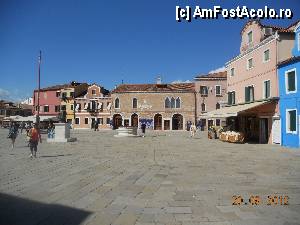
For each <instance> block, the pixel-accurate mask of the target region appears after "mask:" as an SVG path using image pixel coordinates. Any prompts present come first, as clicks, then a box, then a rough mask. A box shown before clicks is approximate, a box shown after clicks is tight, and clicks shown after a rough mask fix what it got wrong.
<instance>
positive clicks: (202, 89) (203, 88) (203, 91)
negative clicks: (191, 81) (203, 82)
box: [200, 86, 208, 96]
mask: <svg viewBox="0 0 300 225" xmlns="http://www.w3.org/2000/svg"><path fill="white" fill-rule="evenodd" d="M200 94H201V96H207V95H208V88H207V86H200Z"/></svg>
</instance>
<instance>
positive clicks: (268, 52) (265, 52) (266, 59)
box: [263, 49, 270, 62]
mask: <svg viewBox="0 0 300 225" xmlns="http://www.w3.org/2000/svg"><path fill="white" fill-rule="evenodd" d="M263 61H264V62H268V61H270V49H268V50H266V51H264V60H263Z"/></svg>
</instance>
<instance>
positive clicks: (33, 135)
mask: <svg viewBox="0 0 300 225" xmlns="http://www.w3.org/2000/svg"><path fill="white" fill-rule="evenodd" d="M29 137H30V139H29V147H30V152H31V154H30V158H33V156H34V157H35V158H36V152H37V146H38V143H39V141H40V143H42V139H41V134H40V130H39V128H38V126H37V124H36V123H35V124H34V126H33V128H31V129H30V130H29Z"/></svg>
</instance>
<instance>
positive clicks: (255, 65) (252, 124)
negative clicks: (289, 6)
mask: <svg viewBox="0 0 300 225" xmlns="http://www.w3.org/2000/svg"><path fill="white" fill-rule="evenodd" d="M294 26H295V24H293V25H291V26H289V27H287V28H280V27H274V26H265V25H262V24H261V23H260V22H259V21H257V20H254V21H249V22H248V23H246V25H245V26H244V28H243V29H242V31H241V39H242V41H241V45H240V54H239V55H238V56H237V57H235V58H233V59H232V60H230V61H229V62H228V63H226V70H227V89H228V90H227V92H228V93H227V96H228V105H229V107H225V108H224V109H220V110H219V112H213V113H211V114H214V115H219V116H224V117H226V118H227V125H228V127H230V129H232V130H236V131H239V132H242V133H244V134H245V140H246V141H248V142H258V143H280V140H281V138H280V132H278V129H279V128H280V115H279V106H278V97H279V92H278V80H277V63H278V62H279V61H282V60H285V59H288V58H290V57H291V49H292V48H293V44H294V42H293V40H294V32H293V27H294Z"/></svg>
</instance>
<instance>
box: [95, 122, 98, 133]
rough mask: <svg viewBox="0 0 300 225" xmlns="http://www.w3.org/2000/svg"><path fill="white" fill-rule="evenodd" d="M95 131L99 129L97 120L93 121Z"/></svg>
mask: <svg viewBox="0 0 300 225" xmlns="http://www.w3.org/2000/svg"><path fill="white" fill-rule="evenodd" d="M95 131H99V122H98V120H97V121H96V122H95Z"/></svg>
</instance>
